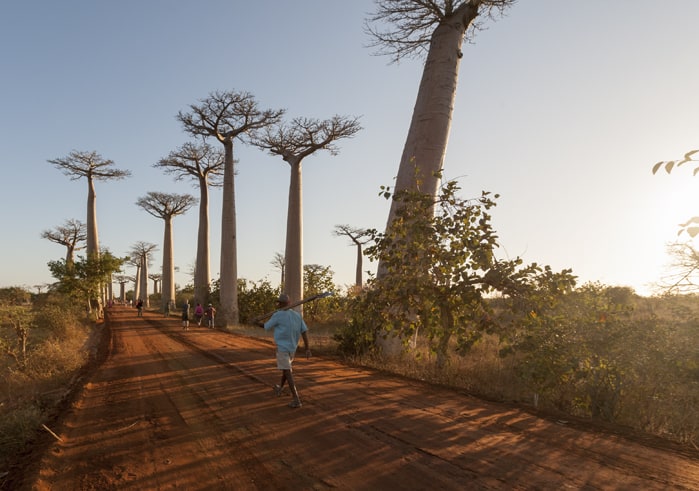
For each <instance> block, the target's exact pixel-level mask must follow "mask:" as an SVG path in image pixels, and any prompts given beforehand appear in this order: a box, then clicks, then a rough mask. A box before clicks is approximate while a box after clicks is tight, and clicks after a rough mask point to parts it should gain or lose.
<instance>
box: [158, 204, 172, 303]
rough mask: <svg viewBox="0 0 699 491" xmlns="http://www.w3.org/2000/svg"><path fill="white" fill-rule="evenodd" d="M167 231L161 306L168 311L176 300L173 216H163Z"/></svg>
mask: <svg viewBox="0 0 699 491" xmlns="http://www.w3.org/2000/svg"><path fill="white" fill-rule="evenodd" d="M163 220H164V221H165V232H164V236H163V277H162V283H161V287H160V291H161V293H162V294H161V297H160V298H161V308H162V309H163V312H167V306H168V305H170V303H171V302H174V301H175V261H174V256H173V245H172V242H173V241H172V217H171V216H168V217H163Z"/></svg>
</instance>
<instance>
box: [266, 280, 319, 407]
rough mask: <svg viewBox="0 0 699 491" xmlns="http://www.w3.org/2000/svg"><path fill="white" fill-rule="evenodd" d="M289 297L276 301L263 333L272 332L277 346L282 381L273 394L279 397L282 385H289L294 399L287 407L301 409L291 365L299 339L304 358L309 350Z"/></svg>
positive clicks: (307, 355)
mask: <svg viewBox="0 0 699 491" xmlns="http://www.w3.org/2000/svg"><path fill="white" fill-rule="evenodd" d="M289 303H290V302H289V296H288V295H287V294H286V293H282V294H281V295H279V299H278V300H277V308H278V309H279V310H277V311H276V312H275V313H274V314H272V317H270V319H269V320H268V321H267V322H265V323H264V326H263V327H264V328H265V331H274V344H276V345H277V368H278V369H279V370H281V371H282V379H281V382H280V383H279V385H275V386H274V392H275V393H276V394H277V395H278V396H280V395H282V390H283V389H284V384H285V383H286V382H288V383H289V390H290V391H291V395H292V397H293V398H294V399H293V400H292V401H291V402H290V403H289V407H294V408H297V407H301V400H300V399H299V393H298V391H297V390H296V384H294V377H293V375H292V373H291V364H292V362H293V361H294V355H295V354H296V348H297V347H298V344H299V338H303V344H304V348H305V350H306V358H310V356H311V350H310V349H309V348H308V334H307V332H308V327H306V323H305V322H304V321H303V317H301V314H299V313H298V312H296V311H295V310H291V309H290V308H288V307H289Z"/></svg>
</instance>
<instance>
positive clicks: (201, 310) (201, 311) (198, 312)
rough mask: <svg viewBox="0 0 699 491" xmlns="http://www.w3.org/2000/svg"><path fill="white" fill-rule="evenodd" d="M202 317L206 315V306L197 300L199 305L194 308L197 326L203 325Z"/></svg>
mask: <svg viewBox="0 0 699 491" xmlns="http://www.w3.org/2000/svg"><path fill="white" fill-rule="evenodd" d="M202 317H204V307H202V306H201V304H200V303H199V302H197V306H196V308H195V309H194V318H195V319H196V321H197V326H201V318H202Z"/></svg>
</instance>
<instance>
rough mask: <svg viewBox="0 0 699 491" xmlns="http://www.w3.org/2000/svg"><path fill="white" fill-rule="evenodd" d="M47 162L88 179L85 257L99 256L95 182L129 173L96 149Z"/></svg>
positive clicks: (99, 299) (72, 175) (99, 302)
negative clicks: (118, 167) (95, 150)
mask: <svg viewBox="0 0 699 491" xmlns="http://www.w3.org/2000/svg"><path fill="white" fill-rule="evenodd" d="M48 162H49V163H51V164H53V165H54V166H56V167H57V168H58V169H60V170H61V171H62V172H63V173H64V174H65V175H67V176H69V177H70V179H71V180H72V181H76V180H78V179H80V178H83V177H84V178H85V179H86V180H87V239H86V240H87V245H86V253H87V259H88V260H90V259H95V258H96V257H99V253H100V245H99V237H98V233H97V207H96V195H95V181H108V180H119V179H124V178H126V177H128V176H130V175H131V172H129V171H127V170H122V169H116V168H114V162H113V161H111V160H105V159H104V158H102V156H101V155H100V154H98V153H97V152H94V151H92V152H79V151H77V150H73V151H72V152H70V154H68V156H67V157H62V158H57V159H52V160H49V161H48ZM100 291H102V294H100V295H98V296H97V299H96V300H97V316H98V317H100V316H101V315H102V296H103V289H102V288H100ZM92 300H93V299H91V301H90V302H88V306H89V311H90V312H92Z"/></svg>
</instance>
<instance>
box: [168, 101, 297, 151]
mask: <svg viewBox="0 0 699 491" xmlns="http://www.w3.org/2000/svg"><path fill="white" fill-rule="evenodd" d="M189 108H190V110H191V111H190V112H186V113H185V112H182V111H180V112H179V113H178V114H177V119H178V120H179V121H180V122H181V123H182V124H183V125H184V127H185V130H186V131H187V132H188V133H190V134H191V135H195V136H203V137H210V136H213V137H215V138H216V139H218V140H219V141H220V142H223V141H225V140H226V138H230V137H232V136H233V137H234V136H237V135H241V134H244V133H247V132H249V131H252V130H256V129H259V128H264V127H265V126H267V125H269V124H273V123H275V122H277V121H279V119H280V118H281V116H282V115H283V114H284V111H283V110H262V109H260V108H259V107H258V104H257V101H256V100H255V98H254V97H253V95H252V94H250V93H249V92H235V91H216V92H212V93H211V94H210V95H209V97H207V98H206V99H203V100H202V101H201V102H200V104H198V105H197V104H191V105H190V106H189Z"/></svg>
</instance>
